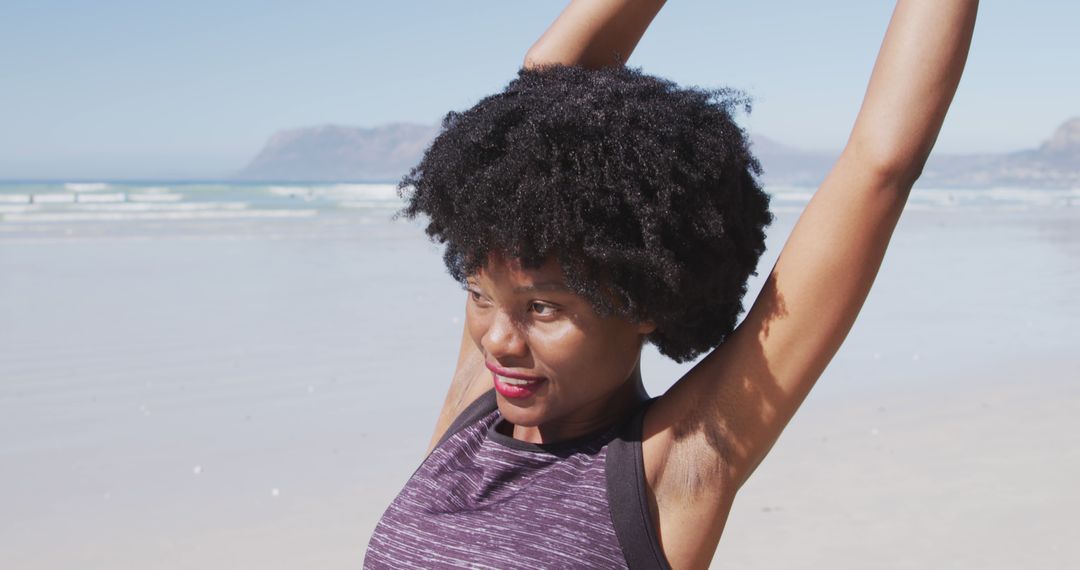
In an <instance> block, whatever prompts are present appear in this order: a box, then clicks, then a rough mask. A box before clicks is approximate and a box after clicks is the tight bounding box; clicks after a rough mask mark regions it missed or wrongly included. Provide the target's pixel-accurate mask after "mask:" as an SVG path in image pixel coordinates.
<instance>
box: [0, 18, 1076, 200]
mask: <svg viewBox="0 0 1080 570" xmlns="http://www.w3.org/2000/svg"><path fill="white" fill-rule="evenodd" d="M562 7H563V2H556V1H542V0H532V1H528V2H521V1H518V2H514V1H507V0H501V1H496V0H484V1H478V0H468V1H465V0H461V1H454V2H448V1H438V2H436V1H430V2H413V1H406V0H392V1H391V0H381V1H378V2H373V1H359V0H352V1H336V0H310V1H307V2H296V1H289V2H281V1H270V0H264V1H260V2H255V1H253V0H217V1H212V2H211V1H205V0H185V1H183V2H181V1H153V2H147V1H145V0H142V1H117V0H99V1H96V2H79V1H70V0H69V1H67V2H58V1H53V0H4V2H3V3H2V4H0V179H13V178H50V179H56V178H61V179H67V178H85V179H91V178H184V177H193V178H217V177H222V176H227V175H228V174H229V173H231V172H232V171H234V170H237V169H239V168H240V167H242V166H243V165H244V164H245V163H246V162H247V161H248V160H249V159H250V158H251V157H252V156H253V155H254V154H255V153H256V152H257V151H258V150H259V148H260V147H261V146H262V144H263V142H264V141H265V140H266V139H267V137H269V136H270V135H271V134H272V133H273V132H274V131H276V130H278V129H282V128H290V127H299V126H309V125H318V124H325V123H338V124H345V125H355V126H373V125H379V124H383V123H387V122H394V121H411V122H421V123H435V122H437V121H438V120H439V119H440V118H441V117H442V115H443V114H444V113H445V112H446V111H448V110H451V109H463V108H466V107H468V106H470V105H471V104H472V103H474V102H475V101H476V100H477V99H479V98H480V97H481V96H483V95H485V94H487V93H489V92H492V91H495V90H498V89H500V88H501V87H502V86H503V85H505V83H506V82H507V81H509V80H510V79H511V78H512V77H513V75H514V73H515V71H516V70H517V67H518V66H519V64H520V62H521V59H522V56H523V55H524V53H525V50H526V49H527V48H528V47H529V45H530V44H531V43H532V42H533V40H534V39H535V38H536V37H538V36H539V34H540V33H541V32H542V31H543V30H544V29H545V28H546V27H547V25H548V24H549V23H550V22H551V21H552V20H553V19H554V17H555V16H556V15H557V14H558V12H559V11H560V10H561V9H562ZM891 9H892V2H889V1H885V0H882V1H872V0H817V1H814V2H808V1H806V0H782V1H781V0H774V1H769V0H764V1H757V2H751V1H747V0H743V1H742V2H728V1H724V0H700V1H689V0H681V1H680V0H672V1H671V2H669V3H668V5H667V6H666V7H665V8H664V9H663V11H661V13H660V15H659V16H658V17H657V20H656V21H655V22H654V24H653V27H652V28H651V29H650V30H649V32H648V33H647V34H646V36H645V38H644V39H643V40H642V43H641V44H640V45H639V46H638V49H637V51H636V52H635V54H634V55H633V57H632V58H631V60H630V64H631V65H634V66H640V67H642V68H644V69H645V70H646V71H647V72H650V73H654V74H657V75H662V76H666V77H669V78H671V79H674V80H675V81H677V82H679V83H685V84H696V85H702V86H721V85H729V86H733V87H738V88H741V89H744V90H746V91H748V92H749V93H750V94H751V95H752V96H753V97H754V98H755V101H756V103H755V109H754V112H753V114H752V116H750V117H749V118H747V119H746V121H747V122H746V124H747V125H748V126H749V128H750V129H751V130H753V131H754V132H758V133H761V134H764V135H767V136H770V137H772V138H774V139H777V140H779V141H781V142H784V143H787V144H790V145H795V146H801V147H804V148H822V149H829V148H839V147H840V146H841V145H842V144H843V142H844V139H845V137H846V134H847V131H848V129H849V128H850V126H851V122H852V120H853V119H854V116H855V112H856V111H857V108H858V104H859V101H860V98H861V96H862V92H863V89H864V87H865V84H866V80H867V78H868V76H869V73H870V68H871V65H872V63H873V57H874V55H875V53H876V50H877V47H878V45H879V43H880V40H881V36H882V33H883V32H884V29H885V26H886V24H887V23H888V17H889V14H890V12H891ZM1078 24H1080V2H1076V1H1075V0H1048V1H1043V2H1030V3H1029V2H1018V1H1015V0H984V1H983V4H982V8H981V13H980V21H979V27H978V29H977V31H976V37H975V44H974V47H973V51H972V55H971V59H970V61H969V65H968V71H967V75H966V76H965V78H964V81H963V83H962V84H961V87H960V92H959V93H958V95H957V98H956V100H955V102H954V104H953V110H952V111H951V114H950V116H949V119H948V120H947V122H946V125H945V129H944V132H943V133H942V135H941V138H940V139H939V141H938V147H937V148H938V150H939V151H950V152H979V151H1004V150H1015V149H1020V148H1027V147H1033V146H1036V145H1037V144H1038V143H1039V142H1041V141H1042V140H1043V139H1044V138H1046V137H1047V136H1048V135H1049V134H1050V132H1051V131H1052V130H1053V129H1054V128H1055V127H1056V126H1057V125H1058V124H1060V123H1061V122H1063V121H1064V120H1065V119H1067V118H1069V117H1071V116H1077V115H1080V33H1078V32H1077V27H1078Z"/></svg>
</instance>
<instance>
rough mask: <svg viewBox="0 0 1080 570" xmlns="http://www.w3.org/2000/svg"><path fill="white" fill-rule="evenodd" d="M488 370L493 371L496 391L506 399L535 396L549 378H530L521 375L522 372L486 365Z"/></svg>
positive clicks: (526, 375)
mask: <svg viewBox="0 0 1080 570" xmlns="http://www.w3.org/2000/svg"><path fill="white" fill-rule="evenodd" d="M486 364H487V367H488V370H491V377H492V381H493V382H494V383H495V391H496V392H498V393H499V394H501V395H502V396H503V397H505V398H514V399H517V398H528V397H529V396H532V395H533V394H535V393H536V392H537V391H538V390H539V389H540V387H541V386H543V384H544V383H545V382H547V378H544V377H542V376H529V375H528V374H521V373H520V372H511V371H509V370H507V369H505V368H500V367H498V366H495V365H494V364H491V363H490V362H488V363H486Z"/></svg>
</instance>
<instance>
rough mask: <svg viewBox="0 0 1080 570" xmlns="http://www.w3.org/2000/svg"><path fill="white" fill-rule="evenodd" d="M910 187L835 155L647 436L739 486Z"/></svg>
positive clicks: (800, 392) (772, 436)
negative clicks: (750, 300)
mask: <svg viewBox="0 0 1080 570" xmlns="http://www.w3.org/2000/svg"><path fill="white" fill-rule="evenodd" d="M909 188H910V183H909V182H907V180H906V179H905V178H902V177H895V176H893V175H892V174H891V173H889V172H888V171H885V170H881V171H878V170H875V169H874V168H870V167H866V166H865V165H862V164H859V158H858V157H857V156H852V154H846V155H845V156H844V157H843V158H841V160H840V161H839V162H838V163H837V165H836V167H834V169H833V171H832V172H831V173H830V175H829V176H828V178H827V179H826V180H825V182H824V184H823V185H822V186H821V188H820V189H819V190H818V191H817V192H816V193H815V195H814V197H813V198H812V199H811V201H810V203H809V204H808V205H807V207H806V209H805V211H804V212H803V214H802V216H801V217H800V218H799V220H798V222H797V223H796V225H795V228H794V229H793V231H792V233H791V236H790V237H789V239H788V241H787V244H786V245H785V246H784V249H783V250H782V251H781V253H780V256H779V258H778V259H777V262H776V265H775V266H774V267H773V269H772V271H771V272H770V274H769V276H768V278H767V279H766V282H765V285H764V287H763V288H762V291H761V293H760V294H759V295H758V297H757V299H756V300H755V302H754V304H753V306H752V307H751V309H750V311H749V312H748V313H747V315H746V318H745V319H744V320H743V322H742V323H741V324H740V325H739V327H738V328H737V329H736V330H735V331H734V332H733V333H732V334H731V335H730V336H729V338H728V340H727V341H726V342H724V343H723V344H722V345H721V346H719V347H718V348H717V349H716V350H714V351H713V352H712V353H711V354H709V355H708V356H706V357H705V358H704V359H703V360H702V361H701V362H700V363H699V364H698V365H697V366H695V367H694V368H693V369H692V370H690V372H688V373H687V374H686V375H685V376H684V377H683V378H682V379H680V380H679V382H678V383H676V384H675V386H673V387H672V389H671V390H669V392H668V393H667V394H665V395H664V397H663V398H661V400H660V401H659V402H657V407H656V410H655V411H654V412H653V416H654V417H653V418H651V420H652V421H650V424H651V425H652V426H653V431H654V432H657V434H658V435H659V436H660V437H661V439H664V438H666V439H667V440H668V443H669V445H679V444H689V445H692V446H702V447H703V450H704V451H705V452H706V453H708V454H712V455H713V456H714V459H715V460H716V461H717V466H716V467H715V468H716V469H717V470H721V471H723V472H724V474H725V475H726V477H727V479H728V480H730V481H734V482H735V484H736V485H741V483H742V482H743V481H744V480H745V478H746V477H747V476H749V474H750V473H751V472H752V471H753V469H754V468H755V467H756V465H757V464H758V462H760V461H761V459H762V458H763V457H764V455H765V454H766V453H767V452H768V450H769V449H770V448H771V447H772V444H773V442H775V440H776V439H777V437H778V436H779V434H780V432H781V431H782V430H783V428H784V426H785V425H786V424H787V423H788V421H789V420H790V419H791V417H792V416H793V415H794V413H795V410H796V409H797V408H798V407H799V405H800V404H801V403H802V401H803V400H804V399H805V397H806V395H807V393H808V392H809V391H810V389H811V387H812V386H813V385H814V383H815V381H816V380H817V379H818V377H819V376H820V375H821V373H822V372H823V371H824V370H825V367H826V366H827V365H828V363H829V361H830V360H832V358H833V356H834V355H835V354H836V352H837V350H838V349H839V348H840V345H841V343H842V342H843V341H844V338H845V337H846V336H847V334H848V331H849V330H850V329H851V326H852V324H853V323H854V322H855V318H856V316H857V315H858V313H859V310H860V309H861V308H862V305H863V302H864V301H865V300H866V297H867V295H868V293H869V291H870V287H871V285H872V283H873V281H874V278H875V277H876V275H877V272H878V269H879V267H880V266H881V261H882V258H883V256H884V254H885V250H886V248H887V246H888V243H889V239H890V237H891V235H892V233H893V229H894V228H895V226H896V223H897V220H898V219H899V217H900V213H901V212H902V210H903V206H904V203H905V202H906V199H907V195H908V190H909Z"/></svg>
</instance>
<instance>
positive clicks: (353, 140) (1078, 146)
mask: <svg viewBox="0 0 1080 570" xmlns="http://www.w3.org/2000/svg"><path fill="white" fill-rule="evenodd" d="M437 133H438V127H436V126H428V125H415V124H407V123H396V124H390V125H385V126H381V127H375V128H356V127H344V126H338V125H324V126H320V127H310V128H302V129H293V130H288V131H282V132H279V133H277V134H275V135H274V136H272V137H271V138H270V140H269V142H267V144H266V146H265V147H264V148H263V149H262V151H260V152H259V154H258V155H257V156H256V157H255V159H254V160H252V161H251V164H249V165H248V166H247V167H245V168H244V169H243V170H241V171H240V172H239V173H237V175H236V178H237V179H240V180H274V181H283V182H284V181H346V180H397V179H399V178H400V177H401V176H402V175H404V174H405V173H406V172H408V170H409V168H410V167H412V166H413V165H415V164H416V163H417V162H418V161H419V160H420V156H421V155H422V154H423V152H424V149H426V148H427V146H428V144H430V142H431V140H432V139H433V138H434V137H435V135H436V134H437ZM752 141H753V149H754V152H755V154H756V155H757V157H758V159H759V160H760V161H761V164H762V167H763V170H764V175H763V177H764V181H765V183H766V184H769V185H792V186H816V185H818V184H820V183H821V181H822V180H823V179H824V178H825V174H826V173H828V171H829V168H830V167H831V166H832V164H833V161H835V160H836V156H837V153H835V152H825V151H806V150H801V149H797V148H793V147H789V146H786V145H783V144H781V143H779V142H776V141H774V140H772V139H769V138H767V137H763V136H760V135H755V136H753V137H752ZM919 185H920V186H924V187H937V188H985V187H994V186H1013V187H1024V188H1078V187H1080V117H1077V118H1074V119H1071V120H1069V121H1066V122H1065V123H1064V124H1062V125H1061V126H1060V127H1058V129H1057V130H1056V131H1055V132H1054V133H1053V134H1052V135H1051V136H1050V138H1049V139H1047V140H1046V142H1044V143H1043V144H1042V146H1040V147H1039V148H1037V149H1031V150H1023V151H1019V152H1013V153H1006V154H974V155H949V154H934V155H931V157H930V160H928V161H927V164H926V167H925V168H924V169H923V174H922V177H921V178H920V179H919Z"/></svg>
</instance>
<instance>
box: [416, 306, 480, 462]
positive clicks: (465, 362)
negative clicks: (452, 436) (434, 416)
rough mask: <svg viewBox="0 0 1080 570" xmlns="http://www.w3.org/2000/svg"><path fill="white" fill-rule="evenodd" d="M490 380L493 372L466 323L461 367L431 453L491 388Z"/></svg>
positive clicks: (462, 336) (459, 363)
mask: <svg viewBox="0 0 1080 570" xmlns="http://www.w3.org/2000/svg"><path fill="white" fill-rule="evenodd" d="M489 377H490V373H489V372H488V370H487V367H485V365H484V355H483V354H481V353H480V350H479V349H478V348H477V347H476V343H474V342H473V340H472V338H471V337H470V336H469V330H468V324H466V325H465V329H464V330H463V331H462V334H461V348H460V350H459V352H458V360H457V366H456V368H455V370H454V376H453V379H452V380H451V381H450V388H449V389H448V390H447V391H446V398H445V399H444V400H443V406H442V410H441V411H440V412H439V418H438V420H436V422H435V431H434V433H433V434H432V436H431V442H430V443H429V444H428V450H427V452H428V453H431V450H432V449H434V448H435V445H436V444H437V443H438V442H439V440H440V439H442V436H443V434H444V433H446V430H447V428H449V427H450V424H451V423H453V422H454V418H456V417H457V416H458V415H459V414H460V413H461V411H462V410H464V409H465V407H466V406H468V405H469V404H470V403H471V402H473V401H474V400H476V399H477V398H479V397H480V396H481V395H482V394H483V393H484V392H486V391H488V390H490V389H491V383H490V382H487V381H486V380H487V379H488V378H489Z"/></svg>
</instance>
